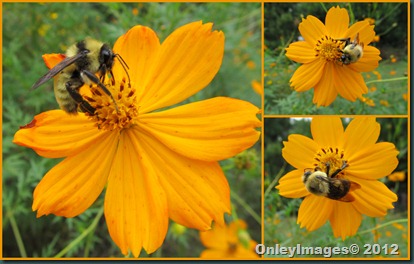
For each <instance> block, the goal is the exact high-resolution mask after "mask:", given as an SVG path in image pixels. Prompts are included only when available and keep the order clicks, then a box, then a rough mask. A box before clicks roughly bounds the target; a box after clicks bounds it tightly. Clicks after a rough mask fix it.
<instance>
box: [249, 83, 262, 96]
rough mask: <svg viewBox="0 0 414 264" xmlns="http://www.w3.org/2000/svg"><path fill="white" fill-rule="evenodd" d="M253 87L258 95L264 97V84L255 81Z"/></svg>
mask: <svg viewBox="0 0 414 264" xmlns="http://www.w3.org/2000/svg"><path fill="white" fill-rule="evenodd" d="M251 85H252V88H253V90H254V91H255V92H256V93H257V94H259V95H262V94H263V87H262V84H261V83H260V82H259V81H256V80H253V81H252V82H251Z"/></svg>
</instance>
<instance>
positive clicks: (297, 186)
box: [276, 170, 309, 198]
mask: <svg viewBox="0 0 414 264" xmlns="http://www.w3.org/2000/svg"><path fill="white" fill-rule="evenodd" d="M303 173H304V171H301V170H293V171H291V172H288V173H287V174H285V175H284V176H283V177H282V178H280V180H279V185H277V186H276V189H278V190H279V194H280V195H282V196H284V197H288V198H301V197H304V196H306V195H309V192H308V190H306V188H305V184H303V182H302V175H303Z"/></svg>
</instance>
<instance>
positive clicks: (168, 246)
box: [3, 3, 261, 257]
mask: <svg viewBox="0 0 414 264" xmlns="http://www.w3.org/2000/svg"><path fill="white" fill-rule="evenodd" d="M198 20H202V21H203V22H213V23H214V29H217V30H221V31H223V32H224V34H225V36H226V42H225V43H226V44H225V55H224V60H223V63H222V67H221V69H220V71H219V73H218V74H217V76H216V77H215V79H214V80H213V82H212V83H211V84H210V85H209V86H208V87H207V88H206V89H204V90H203V91H201V92H199V93H198V94H196V95H194V96H193V97H191V98H189V99H188V100H187V101H186V102H190V101H198V100H202V99H205V98H210V97H213V96H230V97H234V98H240V99H244V100H247V101H250V102H252V103H253V104H255V105H257V106H259V107H260V106H261V98H260V95H258V94H256V93H255V92H254V91H253V89H252V87H251V82H252V81H253V80H257V81H260V80H261V67H260V65H261V56H260V55H261V4H260V3H43V4H39V3H3V256H4V257H26V256H27V257H54V256H62V257H123V256H122V254H121V253H120V251H119V249H118V248H117V247H116V246H115V244H114V243H113V242H112V240H111V238H110V237H109V234H108V231H107V227H106V223H105V220H104V217H102V216H101V212H102V210H101V208H102V206H103V195H104V194H102V195H101V196H100V198H99V199H98V200H97V201H96V202H95V204H94V205H93V206H92V207H91V208H90V209H88V210H87V211H86V212H85V213H83V214H81V215H80V216H78V217H75V218H71V219H66V218H62V217H56V216H53V215H51V216H46V217H45V216H44V217H41V218H39V219H37V218H36V216H35V215H36V214H35V212H32V211H31V204H32V192H33V190H34V188H35V187H36V185H37V184H38V182H39V181H40V180H41V178H42V177H43V175H44V174H45V173H46V172H47V171H48V170H49V169H51V168H52V167H53V166H54V165H55V164H57V163H58V162H59V160H52V159H44V158H41V157H39V156H37V155H36V154H35V153H34V152H33V151H32V150H30V149H25V148H23V147H19V146H16V145H13V144H12V139H13V135H14V133H15V132H16V131H17V130H18V129H19V126H22V125H25V124H27V123H29V122H30V121H31V120H32V118H33V117H34V115H36V114H38V113H40V112H42V111H46V110H50V109H56V108H58V105H57V103H56V102H55V99H54V95H53V87H52V85H53V82H51V81H50V82H48V83H47V84H45V85H43V86H42V87H40V88H38V89H36V90H35V91H31V90H30V87H31V86H32V84H33V83H34V82H35V81H36V80H37V79H38V78H40V76H42V75H43V74H44V73H45V72H46V71H47V68H46V67H45V66H44V64H43V61H42V58H41V56H42V54H45V53H64V51H65V49H66V48H67V47H68V46H69V45H71V44H73V43H75V42H76V41H78V40H81V39H83V38H85V37H86V36H90V37H93V38H96V39H100V40H102V41H104V42H107V43H110V44H111V45H112V44H113V43H114V42H115V40H116V39H117V38H118V37H119V36H121V35H122V34H124V33H125V32H126V31H127V30H128V29H129V28H131V27H132V26H134V25H136V24H142V25H145V26H148V27H150V28H152V29H153V30H154V31H155V32H157V34H158V36H159V38H160V40H161V41H162V40H164V39H165V38H166V37H167V36H168V35H169V34H170V33H172V32H173V30H174V29H176V28H178V27H179V26H182V25H184V24H186V23H189V22H193V21H198ZM259 146H260V144H259V143H258V144H257V146H255V147H254V148H252V149H251V150H248V151H246V152H244V153H242V154H240V155H239V156H237V157H234V158H232V159H229V160H226V161H223V162H222V165H223V169H224V171H225V174H226V176H227V178H228V180H229V184H230V188H231V190H232V195H231V197H232V209H233V214H232V217H233V218H237V217H238V218H241V219H244V220H246V221H247V224H248V226H249V233H250V235H251V237H252V238H253V239H254V240H256V241H260V240H261V231H260V230H261V229H260V215H261V205H260V202H261V201H260V197H261V196H260V190H261V180H260V179H261V177H260V175H261V174H260V166H258V164H260V149H259ZM206 199H208V197H206ZM232 217H227V219H228V220H229V221H230V220H231V219H232ZM172 225H173V226H172V227H170V228H169V233H168V235H167V238H166V241H165V243H164V245H163V246H162V247H161V248H160V249H159V250H158V251H156V252H155V253H154V254H152V256H149V257H198V256H199V254H200V252H201V251H202V250H203V249H204V247H203V246H202V245H201V243H200V241H199V235H198V231H196V230H190V229H182V228H180V227H177V226H175V225H174V224H173V223H172ZM70 243H71V244H70ZM141 256H147V255H146V254H145V252H144V251H143V253H141Z"/></svg>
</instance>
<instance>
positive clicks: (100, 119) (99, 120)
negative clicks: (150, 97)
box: [84, 79, 138, 131]
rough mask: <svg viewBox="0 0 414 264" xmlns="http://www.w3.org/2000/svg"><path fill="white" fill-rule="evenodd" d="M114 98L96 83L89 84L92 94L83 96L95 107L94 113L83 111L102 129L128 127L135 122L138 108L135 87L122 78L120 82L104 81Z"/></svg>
mask: <svg viewBox="0 0 414 264" xmlns="http://www.w3.org/2000/svg"><path fill="white" fill-rule="evenodd" d="M105 86H106V87H107V89H108V90H109V91H110V92H111V93H112V95H113V97H114V100H115V102H114V100H112V98H111V97H110V96H108V95H107V94H105V93H104V92H103V91H102V90H101V88H99V87H98V86H97V85H91V87H90V90H91V92H92V96H91V97H89V96H84V98H85V100H86V101H87V102H88V103H89V104H90V105H91V106H92V107H93V108H95V109H96V110H95V113H94V115H90V114H89V113H85V114H86V115H87V116H89V118H90V119H92V120H93V121H94V122H96V126H97V127H98V128H99V129H103V130H110V131H111V130H114V129H123V128H128V127H130V126H132V125H134V124H135V123H136V119H137V117H138V108H137V103H136V94H135V89H133V88H132V87H131V85H130V84H128V83H126V82H125V79H123V80H122V81H121V82H115V81H113V79H112V83H109V84H108V83H106V84H105Z"/></svg>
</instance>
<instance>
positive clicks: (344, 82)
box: [335, 65, 368, 102]
mask: <svg viewBox="0 0 414 264" xmlns="http://www.w3.org/2000/svg"><path fill="white" fill-rule="evenodd" d="M335 67H336V73H337V75H338V76H341V77H340V78H336V80H335V81H336V85H337V91H338V93H339V94H340V95H341V96H342V97H343V98H345V99H347V100H349V101H352V102H354V101H355V100H356V99H357V98H359V97H360V96H361V95H362V94H366V93H367V92H368V87H367V85H366V84H365V82H364V77H362V75H361V73H359V72H356V71H353V70H350V69H347V68H345V67H342V66H340V65H335Z"/></svg>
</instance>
